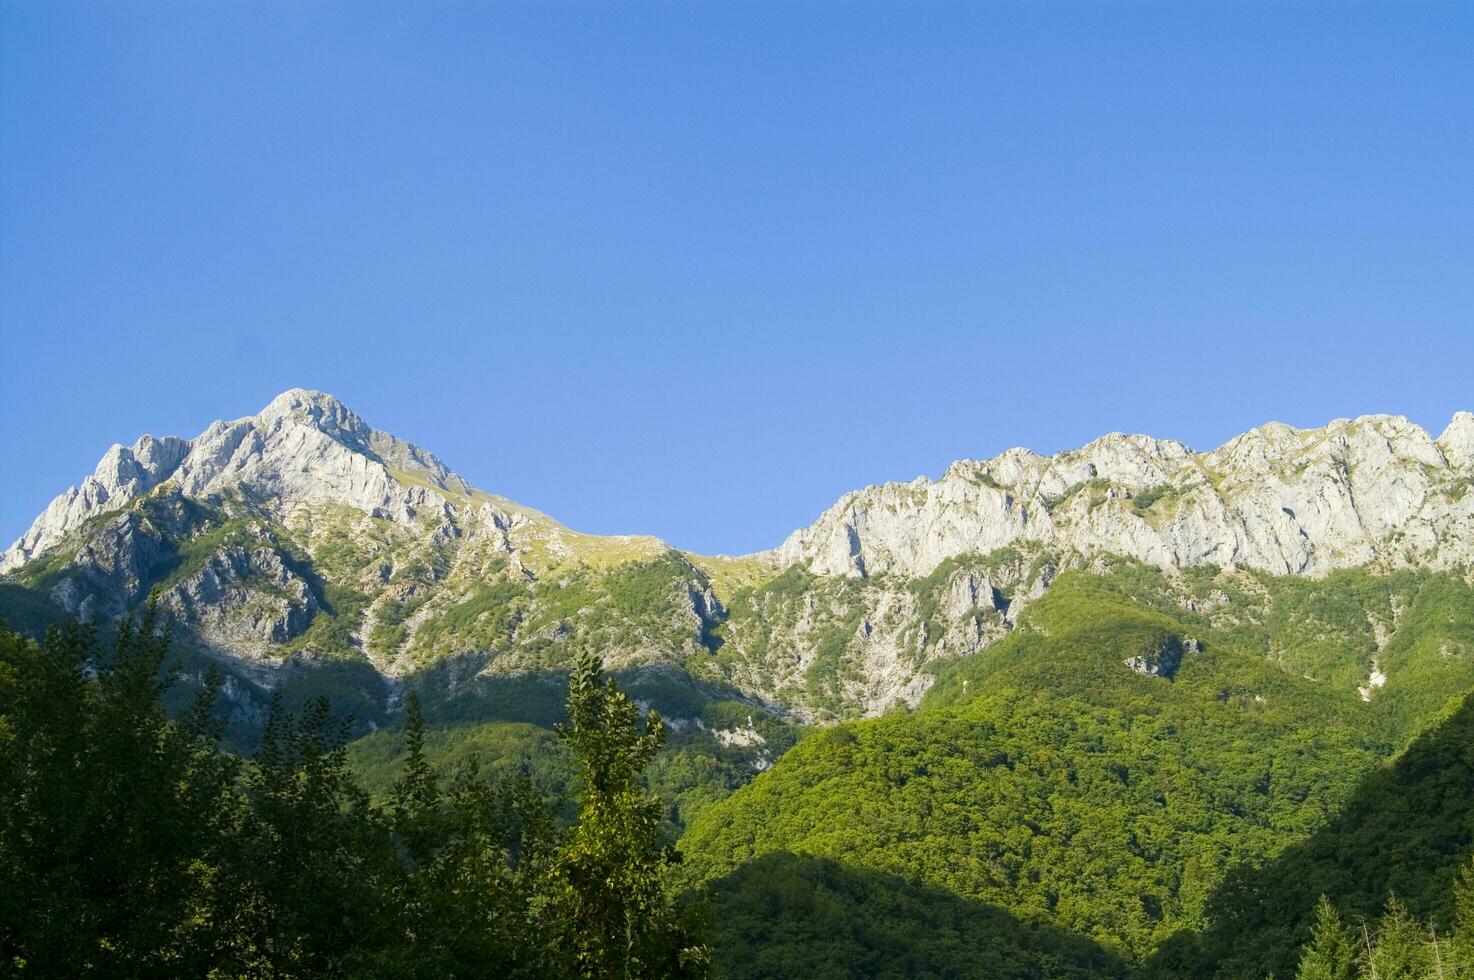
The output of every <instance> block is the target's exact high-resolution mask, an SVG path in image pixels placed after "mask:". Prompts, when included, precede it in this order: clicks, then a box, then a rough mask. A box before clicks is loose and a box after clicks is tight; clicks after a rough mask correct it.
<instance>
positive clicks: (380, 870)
mask: <svg viewBox="0 0 1474 980" xmlns="http://www.w3.org/2000/svg"><path fill="white" fill-rule="evenodd" d="M347 731H348V722H347V721H346V720H338V719H335V718H334V717H333V715H332V713H331V711H330V709H329V706H328V703H327V700H326V699H325V698H318V699H315V700H313V701H311V702H309V703H308V704H307V705H306V706H305V707H304V709H303V711H302V714H301V715H300V716H298V715H294V714H290V713H285V712H283V710H282V707H281V699H280V698H279V697H278V698H277V699H275V700H274V701H273V704H272V710H271V715H270V718H269V719H268V721H267V723H266V729H265V732H264V735H263V738H262V743H261V749H260V751H259V752H258V753H257V756H256V759H255V764H254V766H253V767H252V768H251V769H250V771H249V772H248V774H247V776H246V778H245V780H244V788H245V792H246V796H247V798H248V800H249V809H248V811H247V813H246V815H245V817H244V818H243V820H242V821H241V825H240V827H239V828H238V829H237V831H236V834H235V839H234V840H233V841H232V848H231V856H232V861H231V864H230V865H229V866H228V869H227V870H228V872H229V873H228V874H227V876H226V884H225V887H224V889H223V890H227V894H225V895H223V896H222V898H223V901H222V902H221V908H222V917H221V921H220V922H219V929H220V933H221V935H222V937H223V938H224V942H225V944H226V948H225V949H224V950H223V951H222V956H223V959H224V962H225V963H227V964H229V968H230V971H231V972H240V973H246V974H253V975H254V974H268V975H277V976H330V975H342V974H345V973H354V972H359V971H362V970H364V969H366V964H368V963H371V962H373V961H374V959H375V958H376V956H377V955H378V954H379V953H380V952H381V951H382V949H383V948H384V947H385V946H386V944H389V943H391V942H392V941H393V937H394V933H395V929H394V923H395V916H396V910H395V909H394V907H393V904H392V902H391V901H390V900H389V896H390V895H391V894H392V890H393V883H394V881H395V880H396V878H397V875H398V874H399V873H400V869H399V865H398V862H397V861H396V860H395V854H394V850H393V847H392V845H391V841H390V837H389V828H388V826H387V824H386V822H385V821H384V820H383V819H382V817H381V815H380V814H379V813H377V812H376V811H375V810H374V809H373V808H372V807H370V805H369V801H368V797H367V796H366V795H365V794H364V793H363V791H362V790H360V789H359V788H358V787H357V785H356V784H355V783H354V781H353V779H352V775H351V773H350V772H349V770H348V765H347V758H346V754H345V752H344V748H343V744H344V741H345V739H346V736H347ZM229 889H234V892H233V893H230V892H229V891H228V890H229Z"/></svg>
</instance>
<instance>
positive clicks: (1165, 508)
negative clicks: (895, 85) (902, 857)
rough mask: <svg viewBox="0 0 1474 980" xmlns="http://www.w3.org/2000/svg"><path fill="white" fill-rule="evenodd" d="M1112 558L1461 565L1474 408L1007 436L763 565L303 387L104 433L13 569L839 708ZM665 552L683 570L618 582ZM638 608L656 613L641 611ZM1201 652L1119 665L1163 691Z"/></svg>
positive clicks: (247, 638)
mask: <svg viewBox="0 0 1474 980" xmlns="http://www.w3.org/2000/svg"><path fill="white" fill-rule="evenodd" d="M1005 546H1010V549H1009V550H999V549H1003V548H1005ZM1111 555H1124V556H1129V557H1134V558H1138V559H1141V560H1144V561H1146V562H1149V563H1152V564H1155V565H1157V566H1159V567H1162V568H1166V569H1169V570H1171V569H1174V568H1178V567H1185V566H1191V565H1202V564H1216V565H1220V566H1223V567H1225V568H1233V567H1237V568H1247V569H1256V570H1263V571H1268V572H1272V573H1278V574H1284V573H1292V574H1304V575H1319V574H1321V573H1324V572H1326V571H1328V570H1330V569H1333V568H1338V567H1342V566H1348V565H1360V564H1377V565H1381V566H1397V565H1400V564H1416V565H1422V566H1427V567H1431V568H1467V567H1469V565H1470V564H1471V561H1474V415H1470V414H1469V413H1467V412H1461V413H1459V414H1458V415H1456V416H1455V417H1454V419H1453V420H1452V421H1451V422H1450V423H1449V425H1448V427H1447V428H1446V430H1445V431H1444V432H1443V434H1442V435H1441V436H1440V437H1439V438H1438V439H1436V440H1435V439H1432V438H1431V437H1430V436H1429V435H1428V434H1427V433H1426V432H1424V431H1423V430H1422V429H1420V428H1418V427H1417V426H1415V425H1412V424H1411V423H1409V422H1407V421H1406V420H1405V419H1400V418H1393V417H1389V416H1370V417H1366V418H1362V419H1357V420H1355V421H1347V420H1339V421H1336V422H1332V423H1331V424H1330V425H1328V426H1326V427H1325V428H1322V429H1311V430H1304V431H1301V430H1296V429H1293V428H1290V427H1289V426H1284V425H1278V424H1271V425H1266V426H1263V427H1261V428H1258V429H1255V430H1252V431H1251V432H1248V433H1245V434H1244V435H1242V436H1239V437H1238V438H1236V439H1233V440H1231V441H1229V442H1228V443H1226V444H1225V445H1223V446H1221V447H1219V448H1218V449H1216V450H1214V451H1212V452H1207V453H1196V452H1193V451H1192V450H1191V449H1189V448H1188V447H1186V446H1184V445H1182V444H1181V443H1177V442H1172V441H1164V440H1158V439H1152V438H1148V437H1146V436H1124V435H1109V436H1105V437H1103V438H1101V439H1098V440H1096V441H1095V442H1092V443H1090V444H1089V445H1087V446H1085V447H1083V448H1081V449H1078V450H1073V451H1070V452H1064V453H1060V454H1058V455H1056V456H1052V457H1045V456H1041V455H1038V454H1036V453H1032V452H1029V451H1027V450H1023V449H1013V450H1009V451H1008V452H1005V453H1003V454H1001V455H999V456H997V457H995V458H993V459H990V460H982V461H977V460H964V461H961V462H957V463H954V464H953V465H952V466H951V467H949V468H948V469H947V471H946V472H945V474H943V476H942V477H941V478H940V479H938V480H935V481H933V480H928V479H918V480H915V481H913V482H911V483H905V484H887V485H885V486H877V487H868V488H866V489H864V490H860V491H856V492H854V493H851V494H847V495H845V496H844V497H843V498H841V499H840V500H839V502H838V503H836V504H835V505H834V506H833V507H832V508H830V509H829V510H828V511H827V512H825V514H823V515H822V516H821V517H820V518H819V520H818V521H816V522H815V524H814V525H813V526H811V527H809V528H805V529H803V530H801V531H798V532H795V533H794V535H793V536H791V537H790V538H789V539H788V541H786V542H785V543H784V544H783V545H782V546H781V547H779V548H778V549H776V550H775V551H773V552H767V553H764V554H762V555H759V556H748V557H747V558H738V559H731V558H713V559H705V558H701V557H699V556H694V555H683V554H681V553H679V552H676V551H674V550H673V549H670V548H669V547H668V546H666V545H665V544H664V543H663V542H660V541H658V540H656V539H653V538H640V537H597V536H593V535H585V534H579V533H577V532H575V531H572V530H570V529H568V528H566V527H564V526H563V525H561V524H559V523H558V522H556V521H554V520H552V519H551V518H549V517H547V516H546V515H542V514H539V513H538V512H536V511H533V510H530V509H528V508H525V507H522V506H520V505H518V504H515V503H513V502H511V501H508V500H504V499H502V498H499V497H494V496H491V495H489V494H486V493H483V492H481V491H478V490H475V489H474V488H472V487H470V486H469V485H467V484H466V483H465V481H463V480H461V479H460V478H459V477H458V476H456V475H455V474H454V473H452V472H451V471H450V470H449V469H447V468H446V467H445V465H444V464H443V463H441V462H440V461H439V460H438V459H436V458H435V457H434V456H433V455H431V454H430V453H427V452H425V451H424V450H422V449H419V448H417V447H415V446H413V445H411V444H409V443H407V442H404V441H402V440H399V439H396V438H395V437H393V436H391V435H388V434H386V433H383V432H379V431H377V430H375V429H373V428H371V427H369V426H368V425H367V424H365V423H364V421H363V420H362V419H361V418H359V416H357V415H356V414H354V413H353V412H352V411H350V410H349V409H347V408H346V407H345V406H343V405H342V404H341V403H339V402H338V401H336V400H335V399H333V398H331V397H329V396H327V395H324V394H321V393H318V392H310V391H302V390H292V391H288V392H286V393H284V394H283V395H281V396H280V397H278V398H276V399H275V400H273V401H272V403H271V404H270V405H268V406H266V408H264V409H263V410H262V411H261V412H260V413H259V414H257V415H254V416H251V417H248V418H243V419H237V420H234V421H228V422H216V423H214V424H212V425H211V426H210V427H209V428H207V429H206V430H205V431H204V432H202V433H200V434H199V435H198V436H196V437H195V438H193V439H189V440H183V439H175V438H166V439H154V438H151V437H147V436H146V437H144V438H143V439H140V440H139V441H138V442H137V443H135V444H134V445H133V446H132V447H127V448H124V447H121V446H117V447H113V448H112V449H111V450H109V451H108V453H107V454H106V455H105V456H104V458H103V460H102V461H101V462H100V463H99V464H98V467H97V470H96V472H94V473H93V474H92V475H91V476H89V477H87V478H86V479H85V480H83V481H82V483H81V484H80V485H79V486H78V487H75V488H72V489H70V490H68V491H67V492H66V493H64V494H62V495H60V496H59V497H57V498H56V500H54V501H53V502H52V503H51V505H50V506H49V507H48V508H47V509H46V511H45V512H44V513H42V514H41V515H40V516H39V517H38V518H37V519H36V522H35V523H34V524H33V525H32V527H31V528H30V529H29V530H28V531H27V532H26V534H25V535H23V536H22V537H21V539H20V540H19V541H17V542H16V544H15V545H14V546H13V547H12V548H11V549H10V550H8V551H6V552H5V553H4V555H3V556H0V572H4V573H6V577H7V580H8V581H14V582H16V583H18V584H20V585H22V586H24V587H25V588H29V589H35V590H37V591H38V592H41V593H44V594H46V595H49V596H50V597H51V598H52V599H53V600H55V601H56V602H57V603H58V604H59V605H61V606H62V607H63V608H65V609H66V610H68V611H70V612H73V613H77V614H80V615H82V616H84V617H86V616H90V615H101V616H104V617H116V616H121V615H124V614H127V613H129V612H136V611H137V610H138V608H139V607H140V605H141V604H142V602H143V601H144V600H145V599H146V595H147V593H148V591H149V590H150V589H151V588H158V589H160V590H161V593H160V600H159V601H160V604H161V605H162V607H163V609H164V611H165V612H166V613H167V614H168V615H169V617H170V619H171V620H172V621H173V622H174V623H175V624H177V625H178V626H179V627H180V628H181V629H182V630H183V631H184V632H185V633H187V634H188V635H189V636H190V637H192V638H193V639H194V640H195V641H196V642H197V643H198V644H200V645H201V646H202V647H203V648H204V649H205V650H207V651H209V652H211V653H212V654H214V655H215V656H217V657H218V658H219V659H221V660H225V661H228V662H229V664H230V665H231V667H232V669H236V668H239V669H240V671H241V673H242V676H249V677H250V678H252V683H257V682H259V683H262V684H266V685H269V684H271V683H273V682H274V679H275V678H279V677H281V676H285V675H284V674H283V671H290V670H291V669H293V668H292V667H291V664H292V663H293V662H295V661H297V660H302V661H303V662H307V661H312V662H316V661H315V660H313V658H321V657H329V656H331V657H340V658H346V659H349V660H351V659H354V658H361V659H362V661H363V662H364V663H365V665H366V666H368V667H371V668H372V673H373V676H374V677H375V678H388V679H390V681H391V682H394V681H397V679H399V678H402V677H405V676H407V675H410V674H413V673H414V672H416V671H418V670H420V669H421V668H423V667H426V666H430V665H436V666H437V668H443V676H444V677H445V678H446V683H448V684H450V685H452V686H457V685H463V684H470V683H473V682H474V681H475V679H476V678H477V677H482V676H484V677H503V676H514V675H518V674H519V673H529V672H536V671H539V670H545V669H546V667H547V664H548V663H549V662H555V661H556V658H557V657H559V656H562V655H563V654H564V652H566V651H567V650H571V649H573V647H574V645H576V644H580V643H587V644H596V645H597V646H598V648H599V649H601V650H602V651H603V652H604V653H605V655H606V657H607V659H608V663H609V664H610V665H611V666H613V667H620V668H625V667H634V666H638V667H640V668H641V669H642V670H655V671H657V672H659V671H667V672H670V673H671V677H672V678H679V677H688V676H689V677H695V678H698V679H700V680H702V681H715V682H718V683H720V684H721V685H723V686H728V685H730V686H731V687H733V688H736V689H737V690H739V691H741V692H743V694H744V695H745V696H751V697H752V698H754V699H755V701H754V703H762V704H766V705H769V706H771V707H773V709H774V710H781V711H783V712H785V713H787V714H789V715H791V716H792V717H795V718H798V719H803V720H809V721H815V722H826V721H831V720H834V719H837V718H839V717H850V716H854V715H856V714H860V715H875V714H880V713H883V712H884V711H886V710H888V709H890V708H891V707H893V706H895V705H896V704H915V703H916V702H917V701H918V700H919V699H920V697H921V696H922V694H923V693H924V692H925V691H926V690H927V688H928V686H929V685H930V684H931V681H932V678H933V677H934V673H933V672H931V671H930V670H928V669H926V667H927V665H928V664H929V663H931V662H933V661H936V660H939V659H950V658H955V657H960V656H965V655H968V654H972V653H975V652H977V651H978V650H981V649H982V648H984V647H986V646H988V645H989V644H991V643H994V642H996V641H997V640H999V639H1000V638H1002V637H1003V636H1005V635H1006V634H1007V633H1008V632H1009V630H1011V629H1013V628H1014V627H1015V625H1016V624H1017V622H1018V617H1019V616H1020V615H1021V612H1022V611H1023V610H1025V609H1026V608H1027V607H1028V605H1029V604H1030V603H1031V602H1033V601H1034V600H1035V599H1037V598H1038V597H1039V596H1040V595H1042V594H1043V593H1044V591H1045V590H1046V589H1047V588H1049V587H1050V583H1051V582H1052V580H1053V578H1054V576H1055V574H1056V572H1058V571H1062V570H1067V569H1083V570H1087V571H1088V570H1091V569H1096V568H1104V567H1106V566H1108V565H1109V563H1110V562H1111V560H1112V559H1111V558H1110V557H1109V556H1111ZM202 556H203V557H202ZM754 559H756V560H754ZM650 562H656V563H663V565H662V568H664V569H665V571H661V572H657V573H656V574H654V575H653V576H650V577H639V578H638V581H640V582H641V583H642V584H640V585H638V586H632V585H630V583H629V581H628V580H621V579H620V576H621V575H622V574H623V573H622V571H621V570H622V569H624V568H626V567H627V566H628V565H630V564H631V563H650ZM944 563H945V564H944ZM683 565H684V569H683V568H682V566H683ZM806 573H807V574H806ZM309 579H310V580H311V581H310V582H309V581H308V580H309ZM611 583H613V585H614V587H612V588H609V589H608V590H607V591H606V586H610V585H611ZM652 583H653V584H652ZM329 588H331V589H334V590H341V591H340V592H335V593H333V595H335V596H338V595H341V596H346V597H347V601H342V602H340V601H339V600H338V599H337V598H333V599H331V600H330V601H329V600H327V599H325V598H324V597H326V596H328V594H329V593H328V592H326V591H325V590H327V589H329ZM565 588H566V589H571V590H573V591H571V592H569V593H566V594H565V593H564V592H563V591H562V590H564V589H565ZM632 588H635V589H647V588H648V589H659V590H661V593H662V594H661V595H658V596H649V597H639V596H631V595H630V594H629V591H628V590H630V589H632ZM641 598H649V599H652V600H654V601H648V602H646V601H626V600H630V599H641ZM1191 601H1192V602H1193V603H1195V605H1194V608H1197V609H1200V610H1201V611H1210V610H1211V609H1213V608H1216V606H1217V605H1221V604H1222V603H1224V602H1227V601H1228V599H1227V597H1226V596H1224V595H1223V594H1222V593H1215V594H1209V595H1207V596H1199V597H1196V598H1194V599H1192V600H1191ZM317 622H320V623H321V624H322V626H323V628H322V629H317V628H315V625H314V624H315V623H317ZM309 631H310V632H309ZM1184 652H1190V651H1187V650H1186V648H1185V647H1184V648H1183V649H1180V650H1172V649H1166V650H1161V651H1154V652H1148V653H1143V654H1142V655H1140V656H1135V657H1132V658H1130V659H1128V661H1127V664H1126V666H1127V667H1129V668H1130V669H1133V670H1137V671H1139V672H1141V673H1144V674H1148V675H1151V676H1155V677H1164V678H1170V677H1171V676H1172V674H1173V673H1174V672H1175V670H1176V667H1177V664H1178V661H1179V659H1180V657H1181V656H1182V654H1183V653H1184ZM1369 669H1370V670H1371V671H1372V674H1370V675H1369V677H1370V679H1369V680H1368V681H1367V689H1368V691H1369V692H1370V691H1371V690H1372V689H1373V688H1374V687H1375V684H1376V683H1377V681H1376V677H1377V676H1379V675H1378V674H1377V673H1376V671H1377V670H1378V667H1377V664H1376V663H1373V664H1372V665H1371V666H1370V668H1369ZM683 683H684V682H683ZM1367 696H1371V695H1370V693H1369V694H1368V695H1367ZM242 704H243V705H244V704H245V702H244V701H242ZM242 710H245V708H242Z"/></svg>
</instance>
